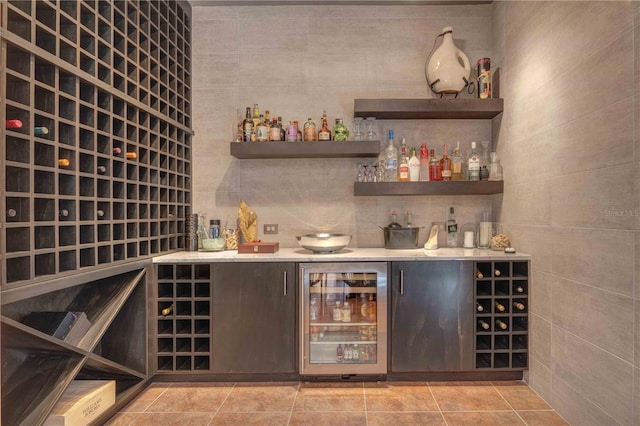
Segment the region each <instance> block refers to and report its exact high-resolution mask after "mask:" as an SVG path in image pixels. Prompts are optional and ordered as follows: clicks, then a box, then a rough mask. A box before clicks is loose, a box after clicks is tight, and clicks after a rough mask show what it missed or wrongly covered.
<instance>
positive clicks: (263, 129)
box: [256, 114, 269, 142]
mask: <svg viewBox="0 0 640 426" xmlns="http://www.w3.org/2000/svg"><path fill="white" fill-rule="evenodd" d="M268 140H269V126H267V123H266V122H265V118H264V116H263V115H262V114H260V122H259V123H258V125H257V126H256V141H258V142H266V141H268Z"/></svg>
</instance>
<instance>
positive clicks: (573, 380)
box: [551, 325, 633, 424]
mask: <svg viewBox="0 0 640 426" xmlns="http://www.w3.org/2000/svg"><path fill="white" fill-rule="evenodd" d="M551 370H552V372H553V373H554V375H555V376H557V377H558V379H560V380H561V381H563V382H566V383H567V384H568V385H570V386H571V387H573V388H575V389H579V391H580V392H581V393H582V394H584V396H585V397H586V398H587V399H589V400H590V401H594V402H597V404H598V405H599V406H600V407H602V408H603V410H604V411H606V412H607V414H608V415H610V416H611V417H613V418H615V419H616V420H617V421H618V422H620V423H622V424H630V423H631V416H632V406H633V404H632V390H633V371H632V365H631V364H629V363H627V362H625V361H622V360H621V359H620V358H618V357H616V356H614V355H612V354H610V353H608V352H605V351H603V350H602V349H599V348H597V347H596V346H594V345H592V344H590V343H588V342H586V341H584V340H582V339H580V338H578V337H576V336H575V335H573V334H571V333H569V332H567V331H565V330H564V329H562V328H560V327H558V326H555V325H554V326H553V329H552V331H551ZM587 371H588V372H589V374H586V373H585V372H587ZM553 392H554V398H553V401H552V406H554V407H555V406H556V405H555V404H554V403H555V398H556V392H557V390H556V380H555V379H554V382H553ZM563 409H564V406H563V405H558V411H559V412H560V414H561V415H563V416H565V414H564V412H563ZM565 418H567V419H568V420H569V422H573V421H572V416H565ZM590 422H593V420H590ZM582 423H584V422H582ZM580 424H581V423H580ZM596 424H597V422H596Z"/></svg>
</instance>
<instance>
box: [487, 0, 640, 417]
mask: <svg viewBox="0 0 640 426" xmlns="http://www.w3.org/2000/svg"><path fill="white" fill-rule="evenodd" d="M639 12H640V7H639V6H638V3H637V2H633V3H632V2H616V1H614V2H495V3H494V5H493V14H492V29H493V45H494V51H493V52H492V53H493V55H494V57H496V58H503V59H502V63H503V70H502V71H503V75H502V80H501V83H502V97H503V98H504V100H505V113H504V114H503V116H502V117H501V122H500V123H494V129H495V128H496V127H497V126H499V128H500V132H499V135H497V137H496V141H495V144H496V145H497V147H498V152H499V153H500V155H501V157H502V158H503V162H504V163H505V165H508V167H505V192H504V194H503V195H502V196H499V197H494V199H493V208H494V212H495V213H497V214H498V215H499V218H500V220H501V221H502V222H503V224H504V226H505V227H506V229H507V230H508V232H509V233H510V234H511V236H512V240H513V242H514V245H515V246H516V247H518V248H519V249H521V250H522V251H524V252H527V253H531V254H532V255H533V261H532V267H533V280H534V282H533V285H532V293H533V294H532V303H531V309H532V337H531V362H530V370H529V381H530V384H531V386H532V387H533V388H534V389H535V390H536V391H537V392H539V393H540V394H541V395H542V396H543V397H544V398H545V399H546V400H547V401H549V402H550V403H551V405H552V406H553V407H554V408H555V409H556V410H557V411H558V412H559V413H560V414H561V415H562V416H564V417H565V418H566V419H567V420H568V421H569V422H570V423H571V424H624V425H632V424H633V425H640V352H639V351H640V312H639V309H640V300H639V299H640V273H639V271H640V243H639V241H640V213H639V212H640V162H639V161H640V143H639V133H638V130H639V129H640V127H639V124H638V123H640V120H639V118H640V113H639V112H638V111H639V107H638V96H639V95H640V73H639V72H638V71H639V70H640V51H639V50H638V46H639V45H640V44H639V41H640V19H639V17H640V14H639ZM494 131H495V130H494Z"/></svg>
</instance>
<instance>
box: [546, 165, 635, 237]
mask: <svg viewBox="0 0 640 426" xmlns="http://www.w3.org/2000/svg"><path fill="white" fill-rule="evenodd" d="M638 171H639V169H638V167H637V166H636V165H634V164H629V165H622V166H617V167H607V168H603V169H595V170H591V171H588V172H584V173H576V174H571V175H567V176H561V177H558V178H554V179H551V180H550V181H549V187H550V191H549V192H550V193H551V206H552V213H551V214H552V222H553V225H554V226H575V227H589V228H607V229H627V230H638V229H639V228H640V215H636V214H634V212H635V211H636V210H637V209H638V206H639V205H640V204H639V203H640V180H639V179H638Z"/></svg>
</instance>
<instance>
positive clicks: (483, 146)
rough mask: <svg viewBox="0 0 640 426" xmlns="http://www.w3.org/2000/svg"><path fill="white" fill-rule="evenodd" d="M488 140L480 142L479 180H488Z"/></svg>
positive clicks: (489, 160)
mask: <svg viewBox="0 0 640 426" xmlns="http://www.w3.org/2000/svg"><path fill="white" fill-rule="evenodd" d="M490 163H491V159H490V156H489V141H482V142H480V180H489V164H490Z"/></svg>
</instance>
